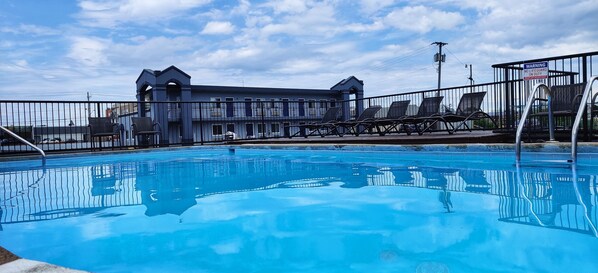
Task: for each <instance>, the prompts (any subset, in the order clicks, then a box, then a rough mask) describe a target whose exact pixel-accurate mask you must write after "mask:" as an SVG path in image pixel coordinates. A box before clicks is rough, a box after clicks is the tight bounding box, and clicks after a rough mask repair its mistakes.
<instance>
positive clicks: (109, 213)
mask: <svg viewBox="0 0 598 273" xmlns="http://www.w3.org/2000/svg"><path fill="white" fill-rule="evenodd" d="M534 158H535V159H538V158H539V159H542V158H543V159H546V160H549V161H548V162H542V163H533V162H530V163H526V164H524V165H523V166H522V167H520V168H517V167H516V166H514V164H513V154H512V153H508V154H506V153H505V154H503V153H492V154H489V153H472V152H468V151H463V152H454V151H453V152H421V151H419V152H408V151H400V152H398V151H392V150H385V149H381V150H360V151H351V150H348V149H341V150H339V149H336V150H334V149H332V150H311V149H296V150H288V149H272V150H271V149H266V150H261V149H236V150H235V151H234V153H233V152H231V151H229V150H228V149H190V150H174V151H159V152H143V153H125V154H116V155H100V156H78V157H68V158H50V159H49V160H48V164H47V166H46V168H41V167H39V161H21V162H10V163H8V162H2V163H1V165H0V166H1V167H0V209H1V210H0V245H1V246H3V247H5V248H7V249H9V250H10V251H12V252H14V253H15V254H17V255H19V256H21V257H24V258H28V259H34V260H40V261H45V262H49V263H54V264H58V265H62V266H66V267H71V268H75V269H81V270H88V271H93V272H418V273H420V272H425V273H430V272H598V258H596V257H597V256H596V253H598V238H597V236H598V232H597V230H596V224H598V221H597V220H598V210H597V207H596V205H597V202H598V197H597V192H596V190H597V188H598V187H597V184H598V181H597V178H598V173H597V171H596V166H598V160H594V159H591V158H589V159H588V158H582V160H581V161H580V164H579V166H574V167H572V166H571V165H569V164H566V163H563V162H561V161H555V160H554V158H555V156H554V155H552V154H547V155H543V154H538V155H535V156H534Z"/></svg>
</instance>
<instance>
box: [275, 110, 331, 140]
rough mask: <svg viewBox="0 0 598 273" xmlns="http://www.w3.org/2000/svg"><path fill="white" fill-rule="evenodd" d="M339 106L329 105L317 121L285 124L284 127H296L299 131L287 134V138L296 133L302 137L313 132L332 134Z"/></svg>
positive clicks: (324, 134)
mask: <svg viewBox="0 0 598 273" xmlns="http://www.w3.org/2000/svg"><path fill="white" fill-rule="evenodd" d="M340 110H341V108H340V107H330V108H328V110H326V113H324V116H322V120H320V121H319V122H314V123H308V124H299V125H288V126H285V127H286V128H285V129H289V128H291V127H298V128H299V131H297V132H296V133H294V134H292V135H289V138H293V137H294V136H297V135H302V136H303V137H308V136H312V135H314V134H315V133H318V135H319V136H321V137H324V136H326V135H329V134H333V132H334V130H335V129H336V126H335V123H336V121H337V120H336V119H337V117H338V114H339V113H340ZM305 130H308V131H309V132H308V133H305Z"/></svg>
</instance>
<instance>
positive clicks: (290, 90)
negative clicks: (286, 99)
mask: <svg viewBox="0 0 598 273" xmlns="http://www.w3.org/2000/svg"><path fill="white" fill-rule="evenodd" d="M191 91H193V92H205V91H208V92H222V93H232V92H237V93H252V94H256V93H264V94H276V93H279V94H309V93H313V94H321V95H325V94H338V91H336V90H330V89H300V88H273V87H240V86H214V85H192V86H191Z"/></svg>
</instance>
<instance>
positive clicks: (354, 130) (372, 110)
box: [335, 105, 382, 137]
mask: <svg viewBox="0 0 598 273" xmlns="http://www.w3.org/2000/svg"><path fill="white" fill-rule="evenodd" d="M380 109H382V106H380V105H373V106H370V107H368V108H366V109H365V110H363V112H362V113H361V114H359V117H357V119H355V120H348V121H340V122H337V123H336V124H335V126H336V132H337V134H338V136H340V137H342V136H343V134H344V133H345V132H349V133H351V134H354V135H355V136H359V134H361V133H363V132H365V131H366V130H368V129H371V126H368V125H369V124H371V123H372V122H373V121H374V120H375V119H374V116H376V113H378V111H380ZM340 128H342V130H339V129H340ZM360 128H363V129H360Z"/></svg>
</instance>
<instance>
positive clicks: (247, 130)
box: [245, 123, 253, 138]
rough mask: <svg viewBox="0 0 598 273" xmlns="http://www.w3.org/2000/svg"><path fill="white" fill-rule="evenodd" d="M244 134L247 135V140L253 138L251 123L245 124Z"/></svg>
mask: <svg viewBox="0 0 598 273" xmlns="http://www.w3.org/2000/svg"><path fill="white" fill-rule="evenodd" d="M245 133H246V134H247V138H252V137H253V123H246V124H245Z"/></svg>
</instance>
